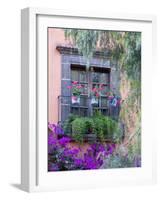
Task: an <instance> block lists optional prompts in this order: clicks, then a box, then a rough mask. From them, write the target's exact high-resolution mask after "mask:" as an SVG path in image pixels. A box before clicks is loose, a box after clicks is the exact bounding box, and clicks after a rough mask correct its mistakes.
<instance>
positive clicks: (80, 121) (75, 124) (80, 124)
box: [72, 118, 86, 143]
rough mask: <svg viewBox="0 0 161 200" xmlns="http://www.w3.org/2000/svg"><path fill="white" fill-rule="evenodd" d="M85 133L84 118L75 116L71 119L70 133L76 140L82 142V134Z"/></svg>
mask: <svg viewBox="0 0 161 200" xmlns="http://www.w3.org/2000/svg"><path fill="white" fill-rule="evenodd" d="M85 133H86V125H85V121H84V118H76V119H75V120H74V121H72V134H73V138H74V139H75V140H76V141H77V142H80V143H81V142H83V138H84V134H85Z"/></svg>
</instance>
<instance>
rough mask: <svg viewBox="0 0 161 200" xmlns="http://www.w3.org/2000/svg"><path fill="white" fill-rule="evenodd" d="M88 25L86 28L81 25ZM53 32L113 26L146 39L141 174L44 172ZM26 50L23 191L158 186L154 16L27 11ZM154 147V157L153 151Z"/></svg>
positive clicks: (125, 171)
mask: <svg viewBox="0 0 161 200" xmlns="http://www.w3.org/2000/svg"><path fill="white" fill-rule="evenodd" d="M84 20H85V21H86V22H87V24H86V25H84V24H82V21H84ZM75 22H77V23H75ZM96 22H97V23H96ZM98 22H99V23H98ZM106 23H107V24H106ZM81 24H82V25H81ZM49 26H55V27H64V26H65V27H71V28H74V27H77V28H80V27H85V28H86V27H87V26H88V27H91V28H92V27H93V28H98V29H99V28H100V27H102V28H105V29H106V28H107V27H106V26H109V27H110V28H111V29H113V30H118V29H121V30H123V29H124V30H131V31H132V30H140V31H142V32H143V34H144V35H145V37H144V38H143V50H145V52H142V66H143V67H142V76H144V77H143V82H142V93H143V111H142V112H143V113H142V119H143V120H142V124H143V126H142V127H143V130H142V131H143V136H142V140H143V144H142V149H143V159H144V161H145V165H143V167H141V169H137V170H136V169H110V171H109V170H108V172H107V170H91V171H88V170H87V171H79V172H78V171H72V172H71V171H69V172H59V173H54V175H53V173H52V174H51V173H48V172H47V171H45V170H46V167H45V166H46V165H47V160H46V158H47V148H46V147H47V95H46V94H47V87H46V84H47V76H46V75H47V67H46V66H47V62H46V60H47V54H46V51H47V49H46V46H45V45H46V40H47V39H45V34H46V33H45V30H46V28H47V27H49ZM103 26H104V27H103ZM21 47H22V48H21V49H22V53H21V188H22V189H23V190H25V191H28V192H33V191H54V190H62V189H75V188H76V189H79V188H84V189H85V188H96V187H107V186H112V185H114V186H115V185H122V184H125V185H126V184H128V185H129V184H131V185H136V184H152V183H155V182H156V156H155V154H156V145H155V133H153V136H152V137H150V131H152V124H155V121H154V119H153V114H154V113H153V109H152V101H151V100H152V99H151V98H150V97H149V96H148V89H149V88H152V86H151V85H150V84H149V83H148V82H149V81H148V80H149V78H150V77H151V72H150V66H151V65H152V66H153V68H155V60H156V57H155V55H156V18H155V16H152V15H132V14H112V13H103V12H98V11H97V13H90V12H85V11H84V12H83V11H81V12H80V11H64V10H52V9H43V8H25V9H23V10H22V15H21ZM147 49H148V50H147ZM41 55H42V56H41ZM40 57H41V60H39V58H40ZM40 61H41V62H40ZM145 65H146V66H147V68H146V69H145ZM148 69H149V70H148ZM39 88H41V90H40V89H39ZM146 98H148V100H147V99H146ZM40 99H41V100H40ZM148 108H149V110H148V111H147V109H148ZM149 112H150V114H149ZM40 115H41V116H40ZM43 131H44V132H43ZM45 131H46V132H45ZM144 133H146V135H145V134H144ZM150 144H151V151H149V150H148V146H149V145H150ZM149 153H150V154H149ZM40 155H41V156H40ZM148 155H149V156H148ZM50 177H51V178H50ZM107 178H108V179H107ZM107 180H108V181H107ZM109 180H110V181H109Z"/></svg>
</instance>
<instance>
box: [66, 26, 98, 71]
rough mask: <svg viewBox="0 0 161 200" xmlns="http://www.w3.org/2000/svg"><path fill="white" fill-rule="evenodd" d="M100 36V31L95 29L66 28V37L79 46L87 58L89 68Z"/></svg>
mask: <svg viewBox="0 0 161 200" xmlns="http://www.w3.org/2000/svg"><path fill="white" fill-rule="evenodd" d="M98 36H99V31H95V30H78V29H65V37H66V38H69V39H71V40H72V41H73V42H74V43H75V45H76V47H78V50H79V52H80V53H82V54H83V56H84V57H85V58H86V60H87V63H86V65H87V69H88V68H89V65H90V63H89V62H90V59H91V58H92V56H93V52H94V50H95V48H96V44H97V41H98Z"/></svg>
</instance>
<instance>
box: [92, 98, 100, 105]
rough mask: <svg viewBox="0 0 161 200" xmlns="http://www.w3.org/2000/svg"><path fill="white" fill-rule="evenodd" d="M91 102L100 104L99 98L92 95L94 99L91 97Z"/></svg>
mask: <svg viewBox="0 0 161 200" xmlns="http://www.w3.org/2000/svg"><path fill="white" fill-rule="evenodd" d="M91 104H92V105H96V104H98V98H96V97H92V99H91Z"/></svg>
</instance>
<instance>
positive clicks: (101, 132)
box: [70, 112, 119, 142]
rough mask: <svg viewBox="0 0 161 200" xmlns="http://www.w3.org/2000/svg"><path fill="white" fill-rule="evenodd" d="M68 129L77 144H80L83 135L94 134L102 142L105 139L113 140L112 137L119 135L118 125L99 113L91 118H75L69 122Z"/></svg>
mask: <svg viewBox="0 0 161 200" xmlns="http://www.w3.org/2000/svg"><path fill="white" fill-rule="evenodd" d="M70 127H72V133H73V137H74V139H75V140H76V141H77V142H82V141H83V138H84V136H85V134H91V133H93V134H96V136H97V138H98V139H99V140H100V141H102V142H103V141H104V140H105V139H106V138H108V139H114V136H115V135H116V134H118V133H119V132H118V123H117V122H116V121H114V120H113V119H111V118H110V117H106V116H104V115H102V114H101V113H100V112H98V113H97V114H95V115H94V116H93V117H77V118H75V119H74V120H73V121H71V124H70Z"/></svg>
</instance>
